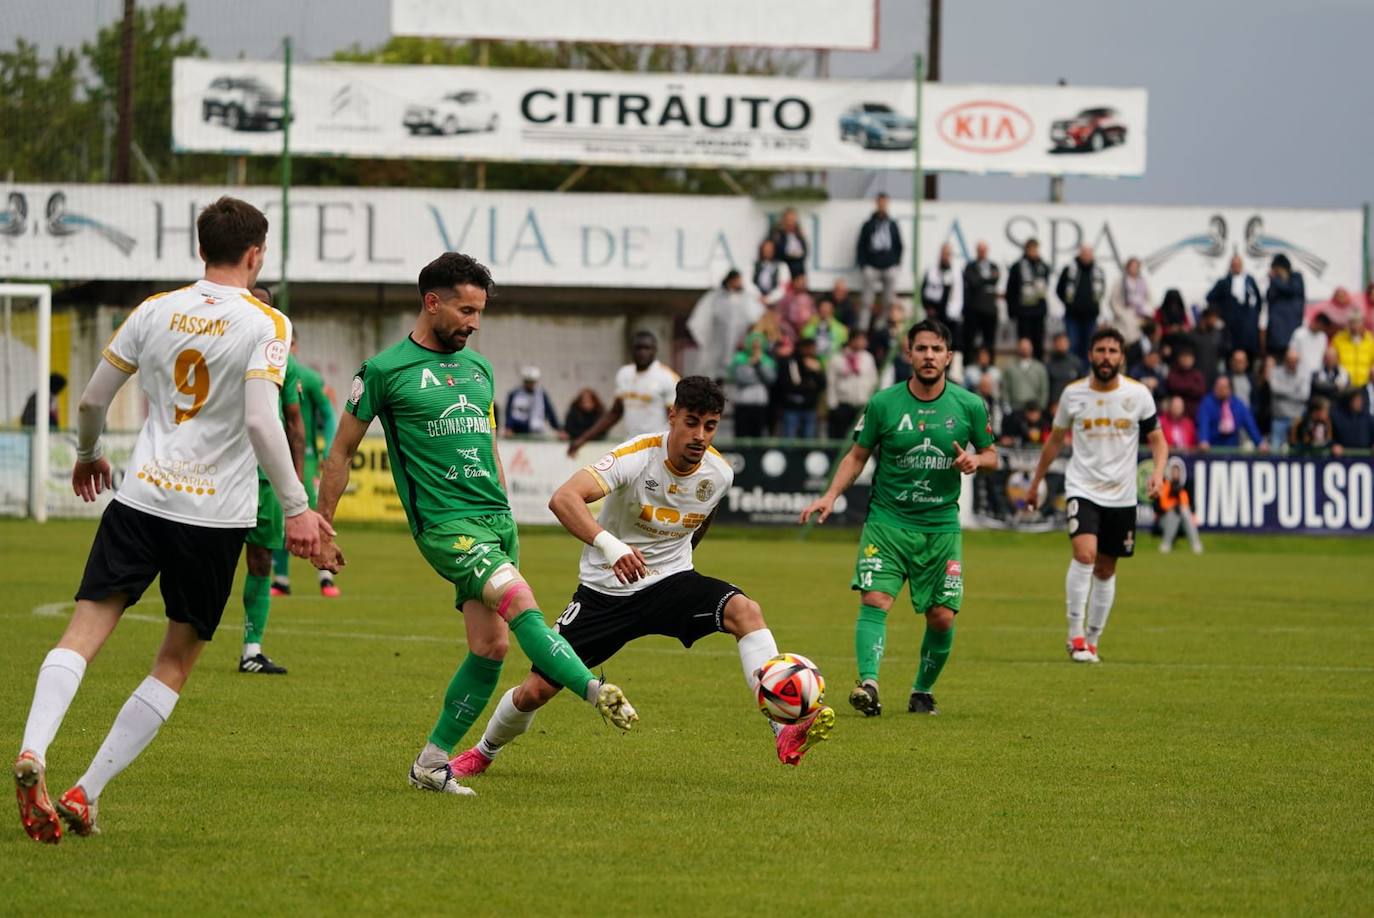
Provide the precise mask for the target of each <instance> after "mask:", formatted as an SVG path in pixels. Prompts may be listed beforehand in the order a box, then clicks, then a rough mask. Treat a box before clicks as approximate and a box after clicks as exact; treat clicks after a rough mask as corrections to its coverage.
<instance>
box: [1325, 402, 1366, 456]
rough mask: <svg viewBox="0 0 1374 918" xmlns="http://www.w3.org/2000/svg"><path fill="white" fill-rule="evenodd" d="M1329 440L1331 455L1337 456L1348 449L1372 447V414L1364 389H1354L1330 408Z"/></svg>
mask: <svg viewBox="0 0 1374 918" xmlns="http://www.w3.org/2000/svg"><path fill="white" fill-rule="evenodd" d="M1331 440H1332V443H1331V455H1333V456H1339V455H1341V454H1342V453H1344V452H1345V451H1346V450H1348V449H1359V450H1367V449H1370V448H1371V447H1374V416H1371V415H1370V413H1369V403H1368V402H1366V401H1365V394H1364V389H1356V390H1355V391H1354V392H1352V393H1350V397H1349V398H1347V399H1346V400H1345V401H1344V402H1338V403H1337V404H1336V407H1335V408H1334V409H1333V410H1332V412H1331Z"/></svg>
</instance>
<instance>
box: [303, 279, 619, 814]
mask: <svg viewBox="0 0 1374 918" xmlns="http://www.w3.org/2000/svg"><path fill="white" fill-rule="evenodd" d="M492 286H493V284H492V279H491V274H490V273H489V272H488V271H487V269H486V268H485V267H484V266H482V265H481V264H479V263H478V262H477V261H476V260H474V259H473V258H471V257H469V256H467V255H462V254H459V253H457V252H446V253H444V254H443V255H440V256H439V257H438V258H436V259H435V260H434V261H432V262H430V263H429V264H428V265H426V266H425V268H424V269H423V270H422V271H421V272H420V283H419V287H420V298H421V308H420V314H419V316H417V317H416V319H415V325H414V327H413V329H412V330H411V333H410V335H409V336H408V337H407V338H406V339H405V340H404V341H401V342H400V343H398V344H396V345H394V346H392V347H390V348H388V349H386V350H385V351H382V352H381V353H380V354H378V355H376V356H375V357H372V358H371V359H369V360H368V361H367V362H366V363H364V364H363V366H362V369H360V370H359V371H358V375H357V376H356V377H354V379H353V386H352V390H351V391H350V393H349V396H348V401H347V403H346V404H345V413H344V414H343V415H342V417H340V419H339V427H338V430H337V431H336V433H335V435H334V444H333V447H332V448H331V449H330V451H329V455H328V457H326V459H325V462H324V466H323V475H322V477H321V480H320V497H319V513H320V515H321V516H323V517H324V518H325V519H327V520H331V519H333V518H334V511H335V509H336V508H337V506H338V503H339V497H340V496H341V495H342V494H343V492H344V488H345V487H346V486H347V484H348V473H349V468H350V464H351V461H352V458H353V454H354V453H355V452H356V451H357V449H358V444H359V443H360V442H361V441H362V438H363V435H364V434H365V433H366V432H367V428H368V425H369V424H371V422H372V419H373V418H379V419H380V420H381V422H382V431H383V432H384V433H385V435H386V447H387V454H388V456H389V457H390V460H391V473H392V477H393V478H394V479H395V482H396V493H397V495H398V496H399V497H400V499H401V503H402V504H403V505H404V506H405V511H406V518H407V519H408V520H409V521H410V531H411V534H412V535H413V536H414V538H415V545H416V547H417V548H419V549H420V554H421V555H423V556H424V559H425V560H426V561H428V562H429V564H430V566H431V567H433V568H434V570H435V572H436V573H438V574H439V576H441V577H443V578H444V579H445V580H448V581H449V582H451V583H452V584H453V585H454V593H455V598H454V605H455V607H456V608H458V609H460V610H461V611H462V613H463V623H464V627H465V629H466V631H467V644H468V655H467V658H466V659H465V660H464V661H463V664H462V666H460V667H459V668H458V671H457V673H455V674H454V676H453V679H452V681H451V682H450V683H449V686H448V690H447V692H446V693H445V695H444V706H443V709H442V710H441V711H440V713H439V719H438V721H437V722H436V723H435V725H434V729H433V730H432V731H431V732H430V735H429V742H428V743H426V744H425V747H424V748H423V749H422V750H421V751H420V754H419V756H418V757H416V759H415V763H414V764H413V765H412V766H411V768H410V776H409V780H410V783H411V785H412V786H414V787H417V788H420V789H422V790H432V791H438V792H440V793H448V794H472V793H473V791H472V790H471V788H468V787H464V786H463V785H461V784H459V783H458V781H457V780H456V779H455V778H454V777H453V773H452V771H451V770H450V768H449V764H448V760H449V758H450V756H451V753H452V750H453V747H454V746H455V745H456V744H457V743H458V741H459V740H461V739H462V738H463V735H464V734H465V733H466V732H467V731H468V728H470V727H471V726H472V724H473V722H474V721H475V720H476V719H477V716H478V715H479V714H481V713H482V709H483V708H485V707H486V705H487V702H488V701H490V700H491V695H492V693H493V692H494V691H495V689H496V684H497V681H498V679H499V678H500V675H501V662H502V660H503V659H504V658H505V656H506V648H507V646H508V643H509V639H510V637H509V636H510V634H514V635H515V639H516V641H518V642H519V644H520V648H521V649H522V650H523V651H524V652H525V655H526V656H528V657H529V658H530V661H531V662H532V663H533V664H534V665H535V666H536V667H538V668H539V670H540V671H541V672H545V673H548V674H549V675H550V676H551V677H552V678H553V679H554V680H555V681H556V682H557V683H558V684H559V685H563V686H566V687H567V688H568V689H570V690H571V691H572V692H574V693H575V694H577V695H580V696H581V697H582V698H584V699H586V700H587V701H588V702H590V703H591V704H593V705H595V706H596V709H597V710H598V711H599V712H601V714H602V715H603V716H605V717H606V718H608V719H609V720H610V721H611V722H612V723H613V724H615V725H616V726H617V727H619V728H620V729H622V730H628V729H630V727H631V726H632V725H633V724H634V722H635V721H636V720H638V715H637V714H636V713H635V710H634V708H633V707H632V706H631V705H630V703H629V702H628V701H627V700H626V699H625V695H624V693H623V692H621V691H620V689H619V688H618V687H616V686H614V685H612V684H610V683H609V682H606V683H603V682H601V681H600V680H598V679H596V678H595V677H594V676H593V675H592V673H591V671H590V670H588V669H587V667H586V666H584V665H583V664H582V661H581V660H579V659H578V658H577V654H575V653H573V651H572V648H571V647H570V646H568V642H567V641H566V640H565V639H564V638H563V637H561V636H560V635H559V634H558V633H557V632H555V631H553V630H551V629H550V628H549V626H548V625H547V624H546V623H545V621H544V616H543V614H542V613H541V612H540V611H539V606H538V604H537V603H536V602H535V598H534V593H533V592H532V591H531V590H530V587H529V585H528V584H527V583H526V582H525V579H524V577H522V576H521V574H520V571H519V570H518V568H517V565H518V564H519V561H520V542H519V538H518V536H517V534H516V530H515V520H514V518H513V517H512V516H511V511H510V500H509V498H508V497H507V496H506V487H505V474H504V472H503V470H502V468H501V458H500V455H499V454H498V452H497V448H496V425H495V423H494V422H493V412H492V400H493V397H494V393H495V391H496V380H495V376H494V374H493V373H492V368H491V364H490V363H488V362H487V360H486V358H485V357H483V356H482V355H481V354H477V353H475V352H473V351H472V350H470V349H468V348H467V343H468V338H469V337H470V336H471V335H473V334H474V333H476V332H477V329H478V327H479V325H480V324H481V318H482V312H483V310H485V309H486V306H487V298H488V297H489V296H490V295H491V292H492ZM313 561H314V563H315V566H316V567H319V568H324V569H328V570H331V571H335V572H337V571H338V570H339V568H340V567H342V566H343V561H344V559H343V555H342V553H341V552H340V551H339V548H338V546H337V545H336V544H334V542H333V541H332V540H331V541H330V542H329V543H327V544H325V545H323V546H321V549H320V553H319V554H318V555H316V556H315V558H314V559H313Z"/></svg>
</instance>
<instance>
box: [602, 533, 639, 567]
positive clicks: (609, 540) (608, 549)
mask: <svg viewBox="0 0 1374 918" xmlns="http://www.w3.org/2000/svg"><path fill="white" fill-rule="evenodd" d="M592 545H594V546H596V548H597V549H599V550H600V552H601V554H602V555H603V556H605V558H606V561H607V563H609V564H610V565H611V566H612V567H614V566H615V563H616V562H617V561H619V560H620V559H621V558H623V557H625V556H626V555H628V554H629V553H630V552H632V551H633V550H634V549H632V548H630V546H628V545H626V544H625V543H624V542H622V541H620V540H619V539H617V538H616V537H615V536H613V535H611V534H610V532H608V531H607V530H605V529H603V530H601V531H600V532H598V533H597V534H596V538H594V539H592Z"/></svg>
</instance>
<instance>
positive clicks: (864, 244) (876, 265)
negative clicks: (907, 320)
mask: <svg viewBox="0 0 1374 918" xmlns="http://www.w3.org/2000/svg"><path fill="white" fill-rule="evenodd" d="M887 204H888V199H887V195H886V194H883V193H882V192H879V193H878V197H877V199H876V200H875V201H874V205H875V207H876V209H875V210H874V211H873V213H872V215H871V216H869V218H868V220H867V221H865V222H864V225H863V227H862V228H861V229H860V230H859V244H858V253H857V254H858V263H859V270H860V271H862V272H863V293H862V295H861V296H860V303H861V306H862V310H863V311H862V314H861V315H860V316H859V321H858V322H857V323H856V324H857V325H858V326H859V327H861V328H863V329H866V330H867V329H872V327H873V326H875V325H880V324H882V323H883V320H884V318H885V317H886V316H887V312H888V310H889V309H891V308H892V305H893V303H895V302H896V296H897V272H898V270H899V265H900V264H901V261H902V232H901V230H900V229H898V228H897V223H896V221H895V220H893V219H892V218H891V217H890V216H888V213H887ZM879 288H881V295H880V296H879V297H878V298H877V300H876V301H875V300H874V291H875V290H877V289H879Z"/></svg>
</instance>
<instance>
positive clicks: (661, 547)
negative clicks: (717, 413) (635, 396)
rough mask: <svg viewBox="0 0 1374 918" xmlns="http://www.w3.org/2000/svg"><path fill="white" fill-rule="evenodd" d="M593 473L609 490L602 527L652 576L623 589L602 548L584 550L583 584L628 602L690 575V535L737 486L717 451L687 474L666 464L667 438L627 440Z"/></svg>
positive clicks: (590, 469)
mask: <svg viewBox="0 0 1374 918" xmlns="http://www.w3.org/2000/svg"><path fill="white" fill-rule="evenodd" d="M587 471H588V472H590V473H591V474H592V477H594V478H596V479H597V481H599V482H600V483H601V486H602V487H603V488H604V489H605V490H606V499H605V502H604V503H603V504H602V507H601V513H600V515H598V516H597V518H596V521H597V522H598V523H600V524H601V526H602V528H603V529H606V530H607V531H609V532H610V533H611V534H612V535H614V536H615V537H616V538H618V539H620V541H622V542H624V543H625V544H626V545H629V546H630V547H631V548H637V549H639V550H640V552H641V553H642V554H643V555H644V560H645V564H646V566H647V567H648V568H649V576H647V577H645V578H644V579H642V580H639V581H637V582H635V583H628V584H627V583H621V582H620V581H619V580H618V579H616V576H615V571H613V570H612V569H611V566H610V565H609V564H607V563H606V559H605V558H604V557H603V556H602V554H601V551H600V549H597V548H593V547H592V546H590V545H588V546H586V547H585V548H583V549H582V563H581V568H580V575H579V579H580V580H581V582H582V583H583V584H585V585H586V586H588V587H591V588H592V589H594V590H596V591H597V592H599V593H608V594H612V595H622V596H623V595H626V594H629V593H635V592H638V591H639V590H642V589H644V588H645V587H649V586H653V585H654V584H655V583H657V582H658V581H660V580H662V579H663V578H664V577H667V576H669V575H670V574H678V573H681V572H683V571H689V570H691V569H692V534H693V533H694V532H696V530H697V528H698V527H699V526H701V524H702V523H704V522H706V519H707V518H708V517H709V516H710V515H711V511H713V510H715V509H716V505H717V504H718V503H720V500H721V498H722V497H724V496H725V493H726V492H727V491H729V490H730V485H731V484H732V483H733V482H734V480H735V473H734V470H732V469H731V468H730V463H728V462H726V461H725V459H724V458H723V457H722V456H721V455H720V453H718V452H716V451H715V450H714V449H710V450H707V451H706V455H705V457H703V458H702V460H701V462H700V463H698V464H697V467H696V468H695V469H692V470H691V471H690V472H688V473H686V474H679V473H678V472H676V471H675V470H674V469H673V467H672V465H671V464H670V463H669V461H668V432H667V431H663V432H662V433H656V434H646V435H644V436H641V437H635V438H634V439H633V440H627V441H626V442H624V443H622V444H621V445H619V446H617V447H616V448H615V449H613V450H611V451H610V452H609V453H607V454H606V455H604V456H602V457H601V459H600V460H598V461H597V462H596V463H595V464H593V465H589V466H587Z"/></svg>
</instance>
